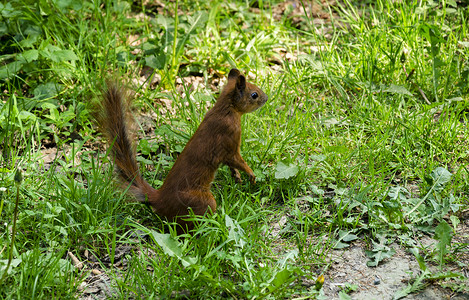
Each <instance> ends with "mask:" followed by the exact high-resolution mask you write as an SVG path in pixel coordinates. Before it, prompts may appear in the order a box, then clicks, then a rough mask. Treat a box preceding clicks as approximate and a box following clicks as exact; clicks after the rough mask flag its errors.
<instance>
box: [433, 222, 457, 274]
mask: <svg viewBox="0 0 469 300" xmlns="http://www.w3.org/2000/svg"><path fill="white" fill-rule="evenodd" d="M452 233H453V232H452V230H451V227H450V226H449V225H448V223H446V221H442V222H441V223H440V224H438V226H437V227H436V228H435V236H434V237H433V238H434V239H435V240H437V241H438V243H437V244H436V249H437V250H438V260H439V261H440V266H441V265H443V259H444V256H445V255H446V253H448V250H447V249H446V247H447V246H450V245H451V239H452Z"/></svg>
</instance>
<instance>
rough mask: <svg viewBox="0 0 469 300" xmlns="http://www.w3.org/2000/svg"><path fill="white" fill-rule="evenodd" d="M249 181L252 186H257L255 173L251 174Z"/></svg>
mask: <svg viewBox="0 0 469 300" xmlns="http://www.w3.org/2000/svg"><path fill="white" fill-rule="evenodd" d="M249 181H250V182H251V184H256V175H254V173H251V174H249Z"/></svg>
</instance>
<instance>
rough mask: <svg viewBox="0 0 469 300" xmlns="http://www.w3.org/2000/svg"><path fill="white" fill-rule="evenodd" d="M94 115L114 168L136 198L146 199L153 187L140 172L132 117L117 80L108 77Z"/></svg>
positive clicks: (126, 98)
mask: <svg viewBox="0 0 469 300" xmlns="http://www.w3.org/2000/svg"><path fill="white" fill-rule="evenodd" d="M97 119H98V122H99V126H100V127H101V132H102V133H103V134H104V135H105V136H106V138H107V140H108V143H109V147H110V150H109V151H110V154H111V156H112V158H113V160H114V164H115V168H116V171H117V173H118V175H119V177H120V178H121V179H122V180H123V181H124V183H125V184H127V185H130V189H129V190H130V192H132V193H133V194H134V195H135V196H136V198H137V200H138V201H142V202H145V201H147V199H148V198H147V197H148V194H149V193H151V192H153V191H154V189H153V188H152V187H151V186H150V185H149V184H148V183H147V182H146V181H145V180H144V179H143V177H142V175H141V174H140V171H139V168H138V164H137V159H136V154H135V145H134V143H133V142H132V140H133V139H134V137H133V133H134V132H135V131H134V128H131V127H134V124H135V122H134V120H133V119H132V117H131V116H130V102H129V97H128V95H127V94H126V92H125V91H124V89H123V88H122V87H120V86H118V84H117V83H116V82H112V81H108V82H107V83H106V87H105V88H104V89H103V91H102V100H101V105H100V108H99V109H98V110H97Z"/></svg>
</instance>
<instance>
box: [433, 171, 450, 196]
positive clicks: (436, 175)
mask: <svg viewBox="0 0 469 300" xmlns="http://www.w3.org/2000/svg"><path fill="white" fill-rule="evenodd" d="M430 176H431V177H432V179H433V185H434V189H435V191H437V192H439V191H441V190H443V189H444V187H445V184H446V183H448V182H449V181H450V180H451V176H452V175H451V173H450V172H449V171H448V170H446V169H445V168H443V167H438V168H436V169H435V170H433V171H432V172H431V174H430Z"/></svg>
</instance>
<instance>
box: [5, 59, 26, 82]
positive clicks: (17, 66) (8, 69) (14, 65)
mask: <svg viewBox="0 0 469 300" xmlns="http://www.w3.org/2000/svg"><path fill="white" fill-rule="evenodd" d="M22 67H23V62H22V61H14V62H11V63H9V64H6V65H4V66H2V67H0V79H5V78H11V77H12V76H13V75H15V74H16V73H18V72H19V70H21V68H22Z"/></svg>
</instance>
